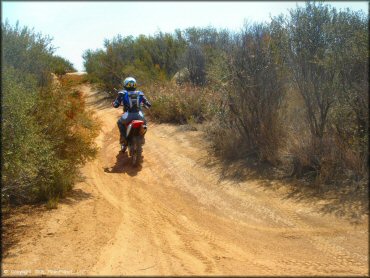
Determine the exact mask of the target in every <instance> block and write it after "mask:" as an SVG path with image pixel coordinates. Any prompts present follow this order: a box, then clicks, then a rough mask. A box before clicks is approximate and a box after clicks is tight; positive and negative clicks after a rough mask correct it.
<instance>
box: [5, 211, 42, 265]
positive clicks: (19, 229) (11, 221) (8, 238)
mask: <svg viewBox="0 0 370 278" xmlns="http://www.w3.org/2000/svg"><path fill="white" fill-rule="evenodd" d="M46 210H47V209H46V208H45V206H40V205H32V206H30V205H26V206H21V207H14V208H6V209H4V208H2V219H1V255H2V257H3V258H8V257H16V254H14V253H12V252H11V250H12V248H13V247H14V246H16V245H17V244H18V242H19V241H20V240H21V238H22V235H23V234H25V233H26V232H27V230H28V229H29V228H30V227H31V225H32V224H30V223H29V222H28V221H27V219H28V217H29V216H30V215H31V214H35V213H36V214H39V213H43V212H45V211H46Z"/></svg>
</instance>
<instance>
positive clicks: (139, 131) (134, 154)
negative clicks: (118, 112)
mask: <svg viewBox="0 0 370 278" xmlns="http://www.w3.org/2000/svg"><path fill="white" fill-rule="evenodd" d="M126 130H127V132H126V140H127V142H126V143H127V147H128V155H129V157H130V158H131V164H132V166H137V165H139V163H140V162H141V160H142V153H143V145H144V143H145V138H144V135H145V133H146V130H147V127H146V125H145V123H144V121H141V120H133V121H132V122H130V123H129V124H128V125H127V127H126ZM121 150H122V151H123V152H125V151H126V146H125V145H121Z"/></svg>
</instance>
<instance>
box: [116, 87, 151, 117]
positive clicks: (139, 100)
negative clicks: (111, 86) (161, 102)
mask: <svg viewBox="0 0 370 278" xmlns="http://www.w3.org/2000/svg"><path fill="white" fill-rule="evenodd" d="M121 104H122V105H123V107H124V109H125V111H128V112H138V111H139V110H141V106H142V104H144V105H146V106H148V107H150V106H151V104H150V102H149V101H148V100H147V99H146V97H145V96H144V93H143V92H141V91H126V90H124V91H119V92H118V96H117V98H116V100H115V101H114V102H113V106H114V107H115V108H117V107H119V106H120V105H121Z"/></svg>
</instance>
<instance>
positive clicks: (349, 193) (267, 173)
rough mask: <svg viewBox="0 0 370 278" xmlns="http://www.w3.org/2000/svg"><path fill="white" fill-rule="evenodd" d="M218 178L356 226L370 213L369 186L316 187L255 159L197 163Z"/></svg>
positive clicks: (354, 184) (206, 159) (214, 160)
mask: <svg viewBox="0 0 370 278" xmlns="http://www.w3.org/2000/svg"><path fill="white" fill-rule="evenodd" d="M198 163H200V164H202V165H204V166H205V167H207V168H208V169H210V170H211V171H213V172H214V173H215V174H217V175H218V177H219V182H221V181H228V182H231V183H234V184H235V185H239V184H240V183H242V182H247V181H248V180H250V181H251V180H254V181H257V184H258V185H259V187H260V188H261V189H262V190H263V191H266V192H267V191H269V190H272V191H277V190H279V189H281V188H282V187H283V190H279V196H280V198H281V201H282V202H284V200H288V199H290V200H293V201H296V202H300V203H306V204H308V205H310V206H311V207H313V208H315V209H314V210H315V211H316V212H317V213H319V214H322V215H328V214H331V215H335V216H337V217H339V218H342V219H346V220H348V221H349V222H350V223H352V224H354V225H356V224H360V223H362V222H363V221H364V219H365V218H366V217H367V216H368V213H369V197H368V196H369V195H368V186H367V182H363V183H362V184H356V183H349V184H347V185H340V186H339V185H317V184H316V183H315V182H314V181H312V180H309V179H296V178H287V177H286V176H285V173H284V171H282V170H281V169H278V168H275V167H273V166H272V165H271V164H269V163H257V162H256V161H255V160H254V159H253V157H250V158H247V159H244V160H242V159H240V160H234V161H232V160H221V159H218V158H215V157H214V156H212V155H209V156H205V157H203V158H201V159H199V160H198Z"/></svg>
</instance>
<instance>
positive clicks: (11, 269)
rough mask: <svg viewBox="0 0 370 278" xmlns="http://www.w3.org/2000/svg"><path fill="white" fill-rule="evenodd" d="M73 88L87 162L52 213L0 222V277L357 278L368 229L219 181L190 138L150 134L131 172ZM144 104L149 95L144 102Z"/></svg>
mask: <svg viewBox="0 0 370 278" xmlns="http://www.w3.org/2000/svg"><path fill="white" fill-rule="evenodd" d="M82 89H83V90H84V91H85V93H86V95H87V96H88V103H89V106H90V107H91V109H92V110H94V111H95V112H96V115H97V117H98V118H99V119H100V120H101V122H102V131H101V134H100V136H99V137H98V138H97V144H98V145H99V147H100V152H99V155H98V157H97V158H96V159H95V160H94V161H92V162H90V163H88V164H87V165H86V166H85V167H84V168H83V169H82V173H83V175H84V177H85V179H84V181H82V182H79V183H78V184H77V185H76V186H75V188H74V190H73V192H71V194H70V196H69V197H68V198H66V199H65V200H63V201H62V202H61V204H60V205H59V206H58V209H56V210H45V209H42V208H37V207H29V208H27V209H24V208H23V209H22V210H20V211H19V212H18V213H15V215H14V216H13V217H12V218H10V219H7V220H6V222H5V223H4V224H5V227H7V226H9V227H13V233H12V237H11V238H9V237H7V238H5V239H4V244H5V246H6V247H7V249H6V252H5V253H4V254H3V263H2V274H3V275H4V274H5V275H22V276H23V275H27V274H29V275H35V274H37V275H40V274H46V275H100V274H101V275H243V276H244V275H368V228H367V227H368V224H367V219H366V217H365V218H364V220H363V221H360V223H358V224H356V225H355V224H351V223H350V222H349V221H347V220H345V219H340V218H337V217H335V216H333V215H330V214H323V213H320V212H319V211H318V210H317V208H316V206H315V205H314V204H308V203H303V202H298V201H297V200H295V199H289V198H283V196H286V194H284V193H285V192H284V190H285V189H284V186H281V187H278V188H279V189H278V190H271V189H266V187H264V186H262V185H261V183H260V182H259V181H256V180H245V181H243V182H236V181H233V180H225V179H220V174H219V172H218V170H217V169H218V168H217V167H210V166H207V161H209V159H210V155H209V154H208V153H207V151H206V148H205V146H206V142H204V140H203V139H202V136H201V132H200V131H191V130H184V129H182V128H179V127H177V126H172V125H165V124H160V125H159V124H152V123H149V130H148V133H147V136H146V144H145V145H144V152H143V155H144V160H143V163H142V167H138V168H132V167H131V166H130V164H129V160H128V157H127V155H126V154H125V155H122V154H119V145H118V129H117V127H116V120H117V118H118V117H119V116H120V114H121V111H122V110H121V109H114V108H112V107H111V106H110V105H109V103H107V102H106V101H104V100H102V99H99V96H98V94H97V93H96V92H94V91H92V90H91V88H90V87H89V86H87V85H84V86H83V87H82ZM148 97H149V98H150V96H148Z"/></svg>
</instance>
